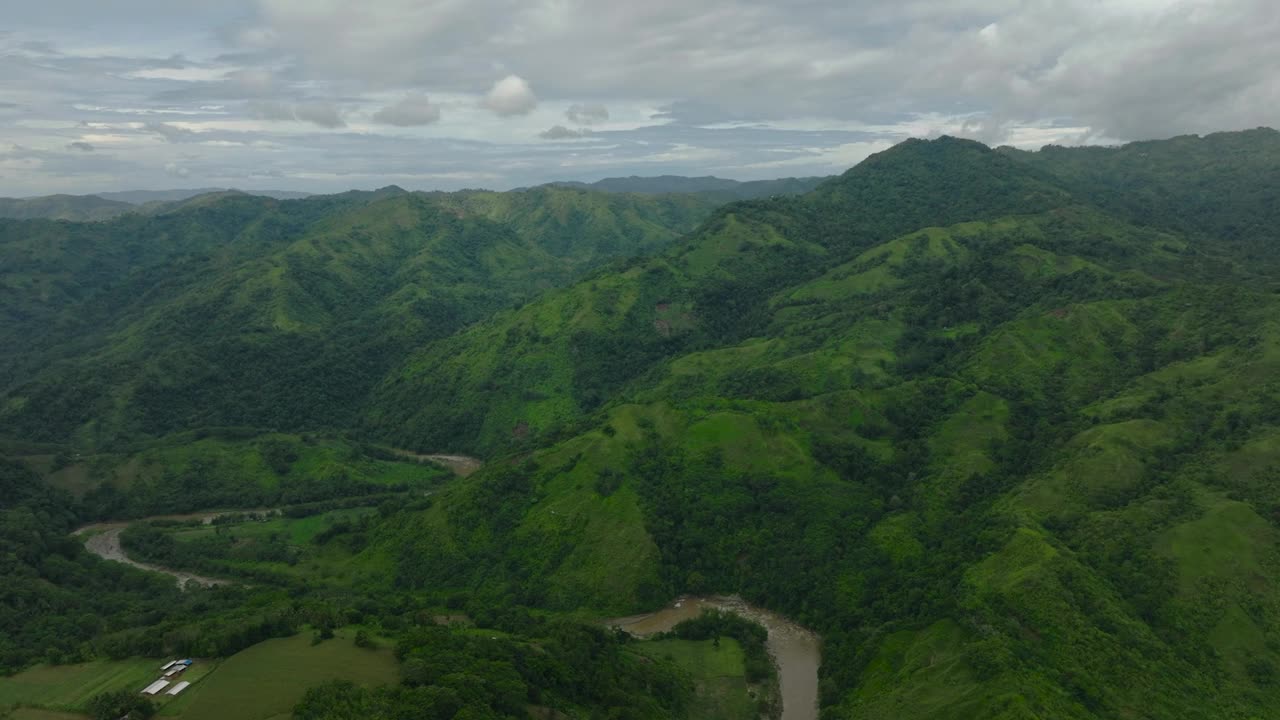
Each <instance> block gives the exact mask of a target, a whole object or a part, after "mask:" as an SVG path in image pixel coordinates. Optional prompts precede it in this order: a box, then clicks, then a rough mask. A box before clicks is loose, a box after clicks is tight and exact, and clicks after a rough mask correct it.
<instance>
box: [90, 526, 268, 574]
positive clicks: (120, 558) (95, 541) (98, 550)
mask: <svg viewBox="0 0 1280 720" xmlns="http://www.w3.org/2000/svg"><path fill="white" fill-rule="evenodd" d="M232 512H236V513H239V512H249V513H252V512H268V511H267V510H264V509H256V510H236V511H232ZM228 514H231V513H229V512H207V513H195V514H192V515H157V516H155V517H150V518H144V519H145V520H199V521H200V522H202V523H204V524H206V525H208V524H209V523H212V522H213V520H214V518H216V517H218V516H220V515H228ZM130 522H141V521H138V520H134V521H130ZM129 524H130V523H129V522H105V523H94V524H92V525H85V526H84V527H82V528H78V529H77V530H76V531H75V532H74V533H72V534H73V535H78V536H84V535H88V539H87V540H85V543H84V547H85V549H86V550H88V551H89V552H91V553H93V554H94V555H97V556H98V557H100V558H102V559H103V560H112V561H114V562H118V563H124V564H125V565H132V566H134V567H136V568H140V569H142V570H150V571H151V572H157V573H163V574H165V575H168V576H170V577H172V578H174V579H176V580H177V581H178V587H186V586H187V583H195V584H196V585H204V586H206V587H213V586H214V585H227V584H230V581H229V580H219V579H218V578H211V577H204V576H203V575H196V574H195V573H189V572H186V571H183V570H173V569H171V568H167V567H161V566H159V565H151V564H149V563H144V562H138V561H137V560H134V559H133V558H130V557H129V556H128V555H126V554H125V552H124V548H123V547H121V546H120V533H121V532H123V531H124V529H125V528H127V527H129Z"/></svg>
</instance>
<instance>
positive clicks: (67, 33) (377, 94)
mask: <svg viewBox="0 0 1280 720" xmlns="http://www.w3.org/2000/svg"><path fill="white" fill-rule="evenodd" d="M1277 38H1280V2H1277V0H785V1H783V0H773V1H771V2H762V1H759V0H644V1H643V2H620V1H618V0H361V1H360V2H355V1H339V0H219V2H207V1H205V2H199V3H197V2H189V1H188V0H111V1H110V2H104V1H103V0H42V1H41V2H26V3H19V2H11V3H6V8H5V13H4V22H3V24H0V195H3V196H18V197H22V196H31V195H42V194H50V193H91V192H101V191H108V190H126V189H139V188H141V189H161V188H174V187H236V188H241V189H245V190H254V189H258V190H263V189H280V190H303V191H310V192H335V191H341V190H346V189H350V188H376V187H381V186H385V185H389V184H396V185H400V186H402V187H405V188H408V189H445V190H450V189H458V188H464V187H485V188H493V189H507V188H511V187H518V186H524V185H532V184H537V183H541V182H547V181H551V180H586V181H590V180H595V179H599V178H602V177H611V176H620V175H623V176H625V175H660V174H679V175H718V176H721V177H728V178H735V179H742V180H750V179H762V178H773V177H786V176H810V175H830V174H835V173H838V172H841V171H843V170H845V169H847V168H848V167H850V166H852V165H854V164H856V163H857V162H859V161H860V160H862V159H863V158H865V157H866V156H867V155H869V154H871V153H874V152H878V151H880V150H883V149H885V148H888V147H890V146H892V145H893V144H895V143H897V142H900V141H902V140H904V139H906V138H908V137H935V136H938V135H942V134H950V135H958V136H962V137H969V138H973V139H977V140H981V141H982V142H985V143H988V144H990V145H993V146H994V145H1001V144H1007V145H1014V146H1016V147H1022V148H1027V149H1036V148H1039V147H1041V146H1043V145H1046V144H1060V145H1078V144H1116V143H1120V142H1124V141H1129V140H1139V139H1152V138H1162V137H1170V136H1174V135H1180V134H1187V133H1197V134H1203V133H1208V132H1214V131H1221V130H1239V129H1245V128H1252V127H1258V126H1263V125H1266V126H1272V127H1274V126H1277V125H1280V72H1278V71H1277V68H1280V41H1278V40H1277Z"/></svg>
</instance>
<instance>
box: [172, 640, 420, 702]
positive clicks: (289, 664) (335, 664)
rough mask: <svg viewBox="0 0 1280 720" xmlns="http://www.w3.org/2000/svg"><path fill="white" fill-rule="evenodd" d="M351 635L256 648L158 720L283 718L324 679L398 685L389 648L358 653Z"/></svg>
mask: <svg viewBox="0 0 1280 720" xmlns="http://www.w3.org/2000/svg"><path fill="white" fill-rule="evenodd" d="M354 635H355V631H354V630H343V631H339V632H338V633H337V637H335V638H333V639H332V640H326V641H325V642H322V643H320V644H319V645H314V646H313V645H312V644H311V634H310V633H302V634H300V635H295V636H293V637H291V638H281V639H277V640H268V641H266V642H262V643H258V644H257V645H254V646H253V647H251V648H249V649H247V650H243V651H241V652H239V653H236V654H235V655H233V656H231V657H230V658H228V659H226V660H225V661H223V662H222V664H220V665H219V666H218V667H217V668H216V669H215V670H214V671H213V672H211V673H210V674H209V676H208V677H206V678H205V679H204V680H203V681H201V682H199V683H197V684H195V685H192V686H191V687H190V688H189V689H188V690H187V691H186V692H184V693H183V694H182V695H179V696H178V697H177V698H176V699H175V700H173V701H172V702H170V703H168V704H167V705H165V706H164V707H163V708H162V709H161V711H160V715H161V716H163V717H178V718H181V719H182V720H226V719H227V718H236V720H268V719H269V718H277V717H280V718H287V717H288V716H289V715H290V713H291V712H292V710H293V706H294V705H295V704H297V702H298V700H299V699H301V698H302V695H303V693H305V692H306V691H307V688H309V687H312V686H314V685H319V684H320V683H323V682H325V681H328V680H350V681H352V682H355V683H359V684H363V685H381V684H385V683H394V682H397V681H398V680H399V673H398V671H397V666H396V661H395V657H394V656H393V655H392V653H391V651H390V650H389V649H365V648H358V647H356V646H355V644H354V643H353V642H352V638H353V637H354Z"/></svg>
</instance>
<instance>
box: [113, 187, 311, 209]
mask: <svg viewBox="0 0 1280 720" xmlns="http://www.w3.org/2000/svg"><path fill="white" fill-rule="evenodd" d="M228 189H230V188H188V189H181V190H179V189H174V190H118V191H113V192H100V193H95V195H97V196H98V197H100V198H103V199H106V200H114V201H116V202H123V203H129V204H130V205H146V204H148V203H171V202H179V201H181V200H187V199H189V198H193V197H195V196H197V195H207V194H209V193H220V192H226V191H227V190H228ZM247 192H248V194H250V195H258V196H261V197H269V198H275V199H276V200H301V199H302V198H306V197H311V195H312V193H304V192H295V191H292V190H252V191H247Z"/></svg>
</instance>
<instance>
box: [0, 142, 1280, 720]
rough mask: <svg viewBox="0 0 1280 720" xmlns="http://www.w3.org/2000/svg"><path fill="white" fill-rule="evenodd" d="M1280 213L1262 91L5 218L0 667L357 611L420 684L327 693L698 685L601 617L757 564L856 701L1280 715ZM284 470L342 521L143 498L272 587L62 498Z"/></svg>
mask: <svg viewBox="0 0 1280 720" xmlns="http://www.w3.org/2000/svg"><path fill="white" fill-rule="evenodd" d="M797 182H799V181H797ZM805 189H807V188H805ZM1278 208H1280V133H1278V132H1276V131H1274V130H1269V129H1258V130H1251V131H1247V132H1241V133H1221V134H1215V135H1209V136H1205V137H1197V136H1188V137H1180V138H1174V139H1171V140H1164V141H1152V142H1143V143H1134V144H1131V145H1126V146H1123V147H1115V148H1059V147H1049V148H1045V149H1043V150H1041V151H1038V152H1033V153H1029V152H1023V151H1018V150H1013V149H1008V148H1001V149H997V150H993V149H991V148H988V147H986V146H983V145H981V144H979V143H976V142H972V141H967V140H959V139H955V138H946V137H944V138H940V139H937V140H932V141H923V140H912V141H908V142H905V143H903V144H901V145H898V146H896V147H894V148H892V149H890V150H888V151H885V152H883V153H880V154H878V155H874V156H872V157H871V158H868V159H867V160H866V161H864V162H863V163H861V164H859V165H858V166H856V167H854V168H851V169H850V170H848V171H847V172H846V173H844V174H842V175H840V176H837V177H834V178H831V179H828V180H826V181H823V182H821V183H819V184H816V185H815V186H813V187H812V189H808V190H807V192H803V193H799V194H796V193H792V194H778V195H776V196H775V195H773V194H770V195H768V196H764V197H758V198H755V199H749V200H743V201H738V202H733V203H731V204H727V205H721V204H719V203H718V202H715V201H713V200H711V199H709V198H707V197H698V196H696V195H685V196H681V195H674V194H656V195H649V194H627V193H605V192H597V191H592V190H588V189H584V188H566V187H542V188H535V189H532V190H528V191H522V192H516V193H483V192H464V193H457V194H410V193H404V192H402V191H398V190H388V191H386V192H382V193H374V194H362V193H355V194H348V195H344V196H324V197H314V198H308V199H304V200H291V201H276V200H269V199H264V198H248V197H244V196H219V197H211V198H206V199H203V200H201V199H197V200H196V201H193V202H192V203H190V204H187V205H185V206H183V207H181V208H177V209H174V210H171V211H169V212H167V213H161V214H157V215H151V216H140V215H129V216H124V217H122V218H118V219H115V220H111V221H109V222H106V223H94V224H75V223H65V222H63V223H59V222H49V221H38V220H29V221H0V258H3V259H4V261H5V262H4V264H3V265H0V297H3V298H4V305H3V307H4V313H3V316H0V340H3V339H9V340H11V341H14V342H8V343H3V345H4V346H5V347H6V348H7V349H6V350H4V351H2V352H0V435H3V436H5V438H6V440H7V442H6V444H5V445H4V446H3V447H4V451H5V454H7V455H9V456H12V460H9V461H7V462H6V464H5V465H4V466H3V468H0V470H2V471H3V476H0V477H2V478H3V482H4V483H5V485H4V488H3V489H4V493H3V494H2V495H0V503H2V504H3V508H2V510H3V512H4V519H3V521H2V522H0V533H2V534H3V540H0V542H4V543H5V550H4V551H3V552H2V553H0V562H5V563H8V565H7V566H6V567H5V568H4V569H5V570H6V571H7V572H6V574H7V576H9V577H13V578H20V579H21V580H20V581H19V582H15V583H12V584H11V585H9V586H7V587H5V588H4V590H3V592H5V593H7V594H8V595H7V596H6V597H5V599H4V601H3V602H0V612H3V613H5V616H4V617H3V618H0V628H3V629H4V630H5V632H0V662H2V663H3V669H4V670H6V671H14V670H17V669H20V668H23V667H26V666H29V665H30V664H31V663H33V662H37V661H50V662H67V661H71V660H75V659H81V658H88V657H98V656H109V657H118V656H123V655H131V654H134V655H136V654H143V655H149V654H159V653H161V652H163V651H167V650H169V649H170V648H173V649H174V650H175V651H177V648H184V649H185V648H187V647H192V646H193V645H199V647H201V648H203V649H207V650H208V652H209V654H215V655H216V654H225V653H229V652H232V651H234V650H237V649H239V648H241V647H244V646H246V644H250V643H252V642H256V641H257V640H260V639H262V638H265V637H271V636H277V635H286V634H292V633H294V632H297V631H298V630H299V629H301V628H303V627H307V628H311V629H315V630H316V632H318V633H320V632H323V630H324V629H325V628H332V627H336V626H341V625H346V624H353V623H354V624H362V625H365V626H369V627H372V628H376V629H377V631H378V632H379V633H381V634H383V635H385V636H387V637H390V638H394V640H395V643H396V648H397V650H396V655H397V661H398V663H399V667H400V669H401V676H400V677H399V678H398V679H397V682H393V683H388V684H386V685H384V686H381V687H365V686H361V685H358V684H350V683H343V682H334V683H328V684H323V685H319V686H317V687H315V688H313V689H312V690H311V691H309V692H308V693H307V694H306V696H305V698H304V699H303V701H302V702H301V704H300V705H299V706H298V707H297V709H296V716H297V717H303V718H355V717H401V716H403V714H404V713H405V712H408V710H406V709H407V708H418V709H420V711H421V713H425V715H423V716H428V717H525V716H527V713H528V712H530V711H531V710H530V709H531V708H535V709H545V708H554V709H556V710H557V711H559V712H564V713H566V714H567V716H570V717H635V718H649V717H654V718H656V717H681V716H684V715H688V714H689V712H690V708H691V707H694V705H692V704H691V703H694V702H695V700H694V699H693V698H692V696H691V693H692V690H691V688H692V687H693V685H692V684H691V680H690V677H689V676H688V674H687V671H686V669H682V668H681V667H678V666H676V665H674V664H672V663H668V662H665V661H652V660H651V659H650V660H646V659H645V657H646V656H643V654H640V653H638V652H637V651H636V650H635V648H634V647H633V644H634V642H635V641H634V640H632V639H630V638H628V637H627V636H625V635H622V634H616V633H613V632H610V631H606V630H604V629H602V628H601V626H600V625H599V623H598V619H599V618H607V617H616V616H621V615H625V614H631V613H636V612H641V611H645V610H652V609H655V608H657V607H660V606H662V605H664V604H666V603H668V602H669V601H671V600H672V599H673V598H675V597H677V596H679V595H682V594H730V593H734V594H739V595H741V596H743V597H744V598H745V599H747V600H748V601H751V602H753V603H756V604H757V605H760V606H762V607H765V608H769V609H770V610H773V611H776V612H779V613H782V614H785V615H786V616H787V617H789V618H791V619H793V620H795V621H796V622H798V623H801V624H803V625H805V626H807V627H809V628H812V629H813V630H814V631H816V632H818V633H819V634H820V635H821V637H822V639H823V644H822V653H823V656H822V667H821V671H820V704H821V717H822V718H823V719H824V720H835V719H842V720H844V719H847V720H854V719H861V718H881V717H895V718H938V719H941V718H948V719H950V718H1005V719H1007V720H1015V719H1017V720H1021V719H1024V718H1025V719H1030V718H1042V717H1054V718H1080V719H1081V720H1087V719H1098V718H1113V717H1145V718H1171V719H1172V718H1190V717H1199V718H1242V719H1245V718H1253V717H1267V716H1269V714H1271V710H1270V708H1272V707H1274V706H1275V704H1276V703H1277V702H1280V552H1278V551H1277V541H1278V540H1280V484H1278V483H1277V482H1274V481H1275V480H1276V479H1277V477H1280V475H1278V473H1280V384H1278V382H1277V378H1280V325H1277V321H1276V318H1277V317H1280V274H1278V273H1280V252H1278V251H1277V247H1280V246H1278V245H1277V240H1280V238H1277V235H1276V233H1277V231H1276V228H1277V227H1280V217H1277V215H1276V214H1277V212H1280V210H1278ZM18 338H29V340H27V341H25V342H24V343H22V344H20V345H19V344H16V340H17V339H18ZM392 448H394V449H396V451H392V450H391V449H392ZM404 451H413V452H420V453H426V452H450V453H467V454H469V455H475V456H477V457H480V458H483V459H484V460H485V463H486V464H485V467H484V468H483V469H481V470H480V471H479V472H477V473H476V474H474V475H471V476H469V477H466V478H452V477H450V476H447V475H446V474H444V473H443V472H442V471H438V470H436V469H432V468H430V467H426V466H421V465H417V464H415V463H410V462H404V458H403V456H397V455H396V454H395V452H404ZM174 487H181V488H187V489H189V492H174V491H171V490H170V489H171V488H174ZM237 500H240V502H237ZM278 506H288V507H291V508H294V509H293V510H292V511H291V512H293V513H294V515H295V516H296V517H297V518H320V519H324V522H326V523H328V524H327V525H322V524H320V523H321V521H320V520H315V521H314V522H312V523H311V524H309V525H307V526H306V529H305V533H304V532H303V530H302V529H298V528H299V527H301V526H294V525H288V524H284V523H283V522H282V521H281V520H278V519H270V518H264V519H263V521H262V522H261V524H260V526H259V525H254V524H253V523H245V524H243V525H237V526H235V527H227V528H203V527H200V526H199V524H198V523H195V524H192V523H189V522H187V521H161V522H152V523H135V524H134V525H132V526H131V527H130V528H129V529H128V530H126V531H125V532H124V534H123V539H124V542H125V546H126V547H127V548H129V550H130V552H131V553H133V554H135V555H137V556H138V557H142V558H146V559H149V560H151V561H153V562H156V563H160V564H164V565H166V566H170V567H182V568H187V569H190V570H196V571H200V572H207V573H214V574H218V575H220V576H224V577H235V578H240V579H242V580H246V581H249V582H250V584H249V585H248V586H236V585H232V586H226V587H220V588H213V589H208V590H198V591H189V592H186V593H183V592H179V591H178V590H176V589H174V588H172V586H171V585H166V584H165V583H163V582H161V581H160V580H158V579H156V578H154V577H150V576H148V575H147V574H145V573H141V572H138V571H135V570H132V569H128V568H124V567H121V566H118V565H114V564H111V563H105V562H102V561H100V560H98V559H96V558H94V557H92V556H89V555H88V554H86V553H85V552H84V551H83V549H82V547H81V544H80V542H79V540H77V539H76V538H74V537H69V536H68V533H69V532H70V531H71V530H72V529H73V528H74V527H75V526H76V525H77V524H79V523H83V522H87V521H89V520H94V519H105V518H137V517H143V516H147V515H156V514H162V513H173V512H191V511H196V510H204V509H217V508H228V507H239V508H244V509H249V508H254V507H278ZM326 518H327V519H326ZM255 522H256V521H255ZM184 523H185V524H184ZM273 523H275V524H273ZM290 533H293V534H292V535H291V534H290ZM30 537H34V538H36V539H37V542H34V543H33V542H31V541H30V540H25V539H24V538H30ZM6 558H7V559H6ZM36 608H39V610H36ZM447 613H456V614H463V615H465V616H467V618H468V619H469V621H470V622H471V623H472V625H471V626H469V628H465V629H464V628H460V627H444V626H438V625H437V624H436V623H434V622H430V621H429V616H431V615H433V614H447ZM34 616H38V617H39V618H40V621H39V622H31V618H32V617H34ZM193 618H199V619H198V620H195V619H193ZM118 628H132V629H131V630H123V629H118ZM147 628H163V629H164V632H163V633H160V634H157V633H156V632H154V631H150V632H148V631H146V629H147ZM475 628H487V629H491V630H492V631H493V633H492V634H490V630H485V631H484V633H483V634H480V633H477V632H476V631H475ZM722 634H723V635H725V636H727V637H733V638H734V641H735V642H736V643H738V645H739V646H741V647H742V648H744V649H743V652H744V657H745V661H744V662H745V663H746V665H745V667H746V668H747V672H748V673H750V674H752V676H753V677H763V675H761V674H762V673H765V674H767V673H766V671H767V669H768V668H767V664H768V663H767V662H766V661H764V660H762V657H763V656H762V652H763V651H762V650H761V649H760V638H759V636H758V628H755V627H754V626H751V625H750V624H749V623H748V624H745V625H744V626H742V627H739V626H736V625H735V624H734V621H732V620H729V619H725V618H715V617H712V618H709V619H708V618H703V619H702V620H701V624H699V623H696V622H695V623H691V624H689V625H686V626H684V627H683V628H682V629H680V630H679V631H678V632H677V633H675V634H674V635H673V637H675V638H677V639H681V640H688V641H691V642H704V641H709V640H708V638H715V639H716V642H718V641H719V640H718V639H719V637H720V636H721V635H722ZM233 635H234V637H232V636H233ZM155 637H161V638H163V642H164V643H166V645H165V647H163V648H161V647H152V646H147V645H146V644H145V643H144V642H143V638H155ZM168 643H175V644H168ZM182 643H188V644H185V645H184V644H182ZM762 663H763V665H764V666H766V667H762ZM468 693H471V694H468ZM431 713H434V714H431ZM548 717H550V715H548Z"/></svg>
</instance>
